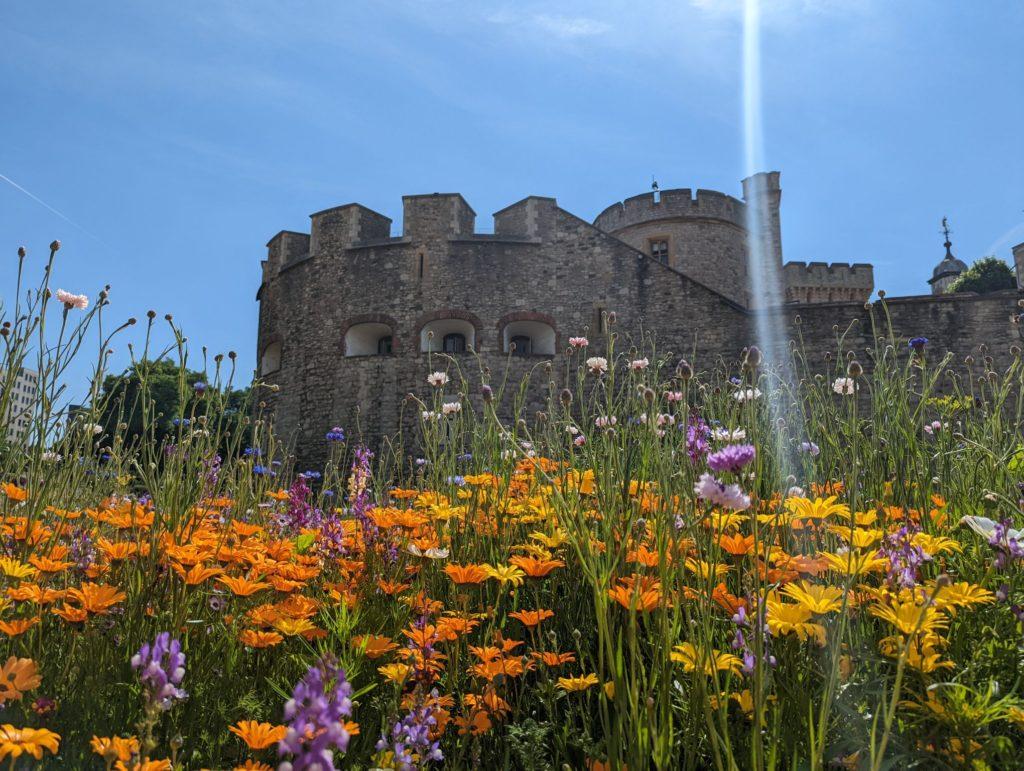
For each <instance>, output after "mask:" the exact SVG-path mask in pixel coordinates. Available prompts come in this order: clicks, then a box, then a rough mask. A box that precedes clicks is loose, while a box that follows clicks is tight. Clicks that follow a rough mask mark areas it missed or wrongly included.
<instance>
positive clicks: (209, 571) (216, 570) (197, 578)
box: [171, 562, 224, 586]
mask: <svg viewBox="0 0 1024 771" xmlns="http://www.w3.org/2000/svg"><path fill="white" fill-rule="evenodd" d="M171 569H172V570H174V572H175V573H177V574H178V575H179V576H181V577H182V578H183V579H184V580H185V584H186V585H188V586H198V585H199V584H201V583H205V582H206V581H208V580H210V579H211V578H213V577H214V576H219V575H220V574H221V573H223V572H224V569H223V568H220V567H207V566H206V565H203V564H201V563H196V564H195V565H193V566H192V567H191V568H189V569H188V570H187V571H186V570H185V568H184V566H183V565H179V564H178V563H177V562H172V563H171Z"/></svg>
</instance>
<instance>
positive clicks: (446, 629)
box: [437, 616, 480, 640]
mask: <svg viewBox="0 0 1024 771" xmlns="http://www.w3.org/2000/svg"><path fill="white" fill-rule="evenodd" d="M479 625H480V622H479V621H478V620H477V619H475V618H465V617H462V616H443V617H442V618H439V619H438V620H437V633H438V635H440V636H441V637H443V638H445V639H449V640H453V639H455V638H456V637H458V636H459V635H463V634H469V633H470V632H472V631H473V630H474V629H476V627H478V626H479Z"/></svg>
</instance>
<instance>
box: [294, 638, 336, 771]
mask: <svg viewBox="0 0 1024 771" xmlns="http://www.w3.org/2000/svg"><path fill="white" fill-rule="evenodd" d="M351 714H352V686H351V685H350V684H349V682H348V680H346V679H345V671H344V670H343V669H341V667H339V666H338V664H337V661H336V660H335V659H334V657H333V656H330V655H328V656H325V657H324V658H322V659H321V660H320V662H319V663H318V664H317V665H316V666H313V667H310V668H309V671H308V672H306V675H305V677H303V678H302V679H301V680H300V681H299V682H298V683H297V684H296V686H295V690H294V691H292V698H291V699H289V700H288V702H287V703H286V704H285V705H284V718H285V720H287V721H288V733H287V734H285V737H284V738H283V739H282V740H281V741H280V742H279V743H278V745H277V753H278V755H281V756H284V755H293V756H294V757H293V758H292V760H291V762H288V761H285V762H283V763H281V765H280V766H278V769H279V771H300V770H301V769H306V771H329V770H333V769H335V768H336V766H335V765H334V751H335V750H338V751H340V752H346V751H348V742H349V738H350V736H349V733H348V731H347V730H346V729H345V721H344V720H343V718H345V717H348V716H350V715H351Z"/></svg>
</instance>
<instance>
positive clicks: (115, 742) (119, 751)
mask: <svg viewBox="0 0 1024 771" xmlns="http://www.w3.org/2000/svg"><path fill="white" fill-rule="evenodd" d="M89 746H90V747H92V751H93V752H95V753H96V754H97V755H99V756H100V757H102V758H103V759H104V760H106V761H108V762H109V761H112V760H120V761H122V762H124V763H127V762H128V761H129V760H131V757H132V755H136V754H138V752H139V740H138V739H136V738H135V737H134V736H128V737H126V738H122V737H120V736H94V737H92V741H91V742H89Z"/></svg>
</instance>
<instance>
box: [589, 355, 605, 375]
mask: <svg viewBox="0 0 1024 771" xmlns="http://www.w3.org/2000/svg"><path fill="white" fill-rule="evenodd" d="M587 369H589V370H590V372H591V374H594V375H603V374H604V373H605V372H607V371H608V359H606V358H605V357H604V356H591V357H590V358H589V359H587Z"/></svg>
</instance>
